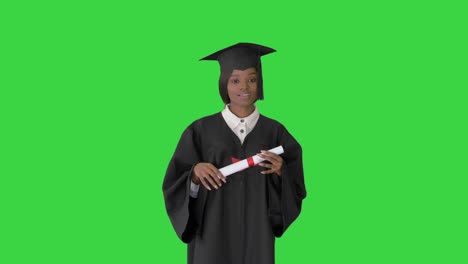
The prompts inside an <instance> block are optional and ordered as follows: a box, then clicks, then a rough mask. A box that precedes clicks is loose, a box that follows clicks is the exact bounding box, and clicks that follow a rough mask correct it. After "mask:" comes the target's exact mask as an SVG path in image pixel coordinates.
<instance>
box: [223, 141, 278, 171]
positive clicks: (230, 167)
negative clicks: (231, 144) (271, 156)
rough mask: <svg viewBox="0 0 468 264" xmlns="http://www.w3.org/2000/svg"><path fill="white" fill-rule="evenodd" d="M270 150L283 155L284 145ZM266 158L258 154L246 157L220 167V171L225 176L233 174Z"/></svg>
mask: <svg viewBox="0 0 468 264" xmlns="http://www.w3.org/2000/svg"><path fill="white" fill-rule="evenodd" d="M268 151H269V152H272V153H275V154H276V155H281V154H283V153H284V149H283V147H282V146H279V147H276V148H272V149H270V150H268ZM264 160H265V159H263V158H261V157H259V156H258V155H255V156H252V157H249V158H246V159H244V160H240V161H238V162H236V163H233V164H231V165H228V166H226V167H223V168H221V169H219V171H220V172H221V173H222V174H223V175H224V177H227V176H229V175H231V174H234V173H236V172H239V171H241V170H245V169H247V168H249V167H253V166H255V165H257V164H258V163H260V162H262V161H264Z"/></svg>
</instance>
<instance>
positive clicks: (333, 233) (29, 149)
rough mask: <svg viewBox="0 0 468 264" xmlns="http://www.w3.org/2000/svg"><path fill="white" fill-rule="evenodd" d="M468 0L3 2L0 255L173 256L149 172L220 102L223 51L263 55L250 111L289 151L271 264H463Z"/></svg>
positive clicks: (78, 259)
mask: <svg viewBox="0 0 468 264" xmlns="http://www.w3.org/2000/svg"><path fill="white" fill-rule="evenodd" d="M467 11H468V10H467V8H466V5H464V4H463V3H462V1H450V0H449V1H286V2H272V1H236V2H229V1H225V2H223V1H211V3H209V2H206V1H175V2H174V1H172V2H171V1H138V0H137V1H71V2H70V1H26V2H24V1H22V2H11V1H3V2H2V3H1V4H0V39H1V41H0V43H1V44H0V45H1V46H2V48H1V49H0V67H1V68H0V134H1V136H0V155H1V158H0V222H1V225H0V244H1V245H0V263H5V264H16V263H27V264H38V263H47V264H53V263H57V264H69V263H79V264H83V263H86V264H91V263H97V264H103V263H112V264H117V263H126V264H130V263H131V264H143V263H186V245H185V244H183V243H182V242H181V241H180V240H179V239H178V238H177V236H176V234H175V232H174V230H173V228H172V226H171V224H170V221H169V218H168V217H167V214H166V211H165V208H164V201H163V195H162V181H163V178H164V174H165V171H166V168H167V165H168V162H169V159H170V158H171V156H172V154H173V152H174V150H175V147H176V144H177V142H178V140H179V138H180V136H181V134H182V132H183V130H184V129H185V128H186V127H187V126H188V125H189V124H190V123H191V122H192V121H194V120H196V119H198V118H201V117H203V116H206V115H210V114H213V113H216V112H219V111H221V110H222V108H223V103H222V100H221V98H220V96H219V94H218V90H217V89H218V88H217V86H218V77H219V65H218V64H217V63H215V62H207V61H199V59H200V58H202V57H204V56H206V55H207V54H210V53H212V52H214V51H216V50H219V49H221V48H223V47H227V46H229V45H233V44H235V43H238V42H253V43H259V44H262V45H265V46H268V47H272V48H274V49H276V50H277V52H275V53H272V54H270V55H268V56H265V57H263V58H262V66H263V77H264V91H265V100H264V101H261V102H258V103H257V106H258V109H259V111H260V113H261V114H263V115H265V116H267V117H272V118H274V119H276V120H278V121H280V122H281V123H283V124H284V125H285V126H286V127H287V128H288V130H289V131H290V132H291V134H293V135H294V137H295V138H296V139H297V140H298V141H299V143H300V144H301V146H302V148H303V157H304V172H305V182H306V187H307V197H306V199H305V200H304V203H303V208H302V213H301V215H300V216H299V218H298V219H297V221H296V222H294V223H293V225H292V226H291V227H290V228H289V229H288V230H287V232H286V233H285V234H284V235H283V237H281V238H280V239H278V240H276V263H320V264H332V263H333V264H351V263H357V264H376V263H377V264H383V263H389V264H395V263H398V264H403V263H408V264H414V263H424V264H428V263H437V264H440V263H449V264H452V263H468V253H467V250H466V246H467V244H468V241H467V237H468V234H467V224H466V223H467V222H468V219H467V214H466V206H467V184H466V183H467V180H466V178H467V176H468V173H467V136H466V135H468V133H467V132H468V131H467V128H466V127H467V126H466V120H467V96H466V89H467V87H468V84H467V64H466V62H467V61H468V60H467V49H466V47H468V43H467V40H466V26H467V16H466V13H467Z"/></svg>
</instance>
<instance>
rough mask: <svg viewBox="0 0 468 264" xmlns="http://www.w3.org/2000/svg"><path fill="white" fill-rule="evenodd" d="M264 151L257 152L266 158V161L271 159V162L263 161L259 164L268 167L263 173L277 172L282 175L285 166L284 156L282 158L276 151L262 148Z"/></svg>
mask: <svg viewBox="0 0 468 264" xmlns="http://www.w3.org/2000/svg"><path fill="white" fill-rule="evenodd" d="M261 152H262V153H259V154H257V155H258V156H260V157H261V158H263V159H265V160H266V161H269V162H270V163H271V164H269V163H265V162H261V163H259V164H258V165H259V166H262V167H265V168H267V169H268V170H264V171H262V172H261V173H262V174H270V173H276V174H278V176H281V169H282V168H283V158H281V157H280V156H279V155H276V154H275V153H272V152H269V151H266V150H262V151H261Z"/></svg>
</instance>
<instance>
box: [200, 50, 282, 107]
mask: <svg viewBox="0 0 468 264" xmlns="http://www.w3.org/2000/svg"><path fill="white" fill-rule="evenodd" d="M275 51H276V50H274V49H272V48H269V47H265V46H262V45H258V44H254V43H237V44H235V45H232V46H230V47H227V48H224V49H222V50H219V51H217V52H215V53H213V54H211V55H208V56H206V57H204V58H201V59H200V60H217V61H218V62H219V65H220V66H221V77H220V80H219V91H220V94H221V97H222V98H223V101H224V102H226V103H228V101H229V98H227V92H226V87H225V86H226V84H225V81H226V80H225V79H226V77H227V76H228V75H230V74H231V73H232V71H233V70H245V69H247V68H250V67H254V68H256V69H257V75H258V84H257V89H258V92H257V96H258V99H260V100H262V99H263V76H262V64H261V60H260V57H261V56H263V55H267V54H269V53H272V52H275Z"/></svg>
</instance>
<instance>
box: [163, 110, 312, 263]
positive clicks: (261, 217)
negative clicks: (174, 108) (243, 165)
mask: <svg viewBox="0 0 468 264" xmlns="http://www.w3.org/2000/svg"><path fill="white" fill-rule="evenodd" d="M279 145H281V146H283V148H284V154H282V155H281V157H282V158H283V160H284V163H283V168H282V175H281V177H280V176H278V175H277V174H265V175H264V174H261V173H260V172H261V171H263V170H265V168H264V167H261V166H254V167H251V168H248V169H246V170H244V171H241V172H238V173H235V174H233V175H230V176H229V177H227V178H226V180H227V183H223V185H222V186H221V187H220V188H219V189H217V190H216V189H215V188H211V189H212V190H211V191H208V190H207V189H206V188H204V187H203V185H200V189H199V192H198V198H192V197H191V196H190V183H191V174H192V170H193V167H194V166H195V165H196V164H197V163H199V162H209V163H212V164H213V165H214V166H215V167H217V168H222V167H224V166H227V165H229V164H232V158H236V159H245V158H248V157H250V156H253V155H255V154H257V153H259V152H260V150H268V149H271V148H274V147H277V146H279ZM163 193H164V199H165V205H166V210H167V213H168V215H169V218H170V220H171V223H172V225H173V227H174V229H175V231H176V233H177V235H178V236H179V238H180V239H181V240H182V241H183V242H185V243H188V263H189V264H215V263H216V264H219V263H228V264H229V263H232V264H241V263H242V264H254V263H255V264H271V263H274V258H275V256H274V242H275V237H280V236H281V235H282V234H283V233H284V232H285V231H286V229H287V228H288V227H289V226H290V225H291V223H292V222H293V221H294V220H295V219H296V218H297V217H298V215H299V213H300V211H301V205H302V200H303V199H304V198H305V196H306V189H305V185H304V176H303V168H302V150H301V146H300V145H299V143H298V142H297V141H296V140H295V139H294V138H293V137H292V136H291V135H290V134H289V133H288V131H287V130H286V128H285V127H284V126H283V125H281V124H280V123H279V122H277V121H275V120H272V119H269V118H267V117H265V116H263V115H260V117H259V119H258V121H257V124H256V125H255V127H254V128H253V129H252V131H251V132H250V133H249V134H248V135H247V136H246V138H245V140H244V143H243V144H241V142H240V140H239V138H238V137H237V136H236V135H235V134H234V132H233V131H232V130H231V129H230V128H229V126H228V125H227V124H226V122H225V120H224V119H223V117H222V114H221V113H217V114H214V115H211V116H207V117H204V118H201V119H199V120H197V121H195V122H193V123H192V124H191V125H190V126H189V127H188V128H187V129H186V130H185V131H184V132H183V134H182V137H181V138H180V141H179V143H178V145H177V148H176V150H175V153H174V155H173V157H172V159H171V161H170V163H169V166H168V169H167V172H166V175H165V178H164V183H163Z"/></svg>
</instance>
